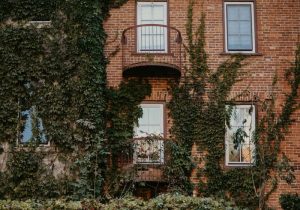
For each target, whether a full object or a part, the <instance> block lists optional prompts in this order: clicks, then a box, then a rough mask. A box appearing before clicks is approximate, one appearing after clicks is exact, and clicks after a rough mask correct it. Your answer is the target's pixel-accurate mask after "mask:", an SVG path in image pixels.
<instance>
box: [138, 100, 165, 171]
mask: <svg viewBox="0 0 300 210" xmlns="http://www.w3.org/2000/svg"><path fill="white" fill-rule="evenodd" d="M140 106H141V108H157V107H159V108H161V111H162V116H161V119H160V120H161V122H160V124H161V131H162V133H160V134H159V135H160V136H161V137H164V135H165V130H164V129H165V128H164V126H165V125H164V124H165V106H164V104H163V103H142V104H141V105H140ZM137 129H138V126H137V125H136V126H135V127H134V142H135V143H134V152H133V163H134V164H157V165H160V164H163V163H164V141H163V140H162V139H158V140H153V141H157V145H158V147H159V155H160V156H159V161H151V159H148V161H139V160H138V154H137V151H136V146H138V145H139V143H140V142H145V141H147V140H145V137H146V136H145V135H141V136H138V135H137ZM150 134H151V133H150Z"/></svg>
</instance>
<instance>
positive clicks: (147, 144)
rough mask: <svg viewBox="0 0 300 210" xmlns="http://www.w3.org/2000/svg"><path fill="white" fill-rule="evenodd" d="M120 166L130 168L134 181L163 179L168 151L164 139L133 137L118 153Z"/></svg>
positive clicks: (124, 168) (125, 168)
mask: <svg viewBox="0 0 300 210" xmlns="http://www.w3.org/2000/svg"><path fill="white" fill-rule="evenodd" d="M118 155H119V156H118V166H119V167H120V168H121V169H123V170H125V171H126V170H129V171H131V174H132V177H131V178H132V179H133V180H134V181H160V182H161V181H163V180H164V179H165V177H164V174H163V168H164V167H165V162H166V161H167V159H166V158H165V155H166V151H165V145H164V140H161V139H158V140H156V139H153V140H148V139H147V138H140V139H133V140H132V141H130V142H128V147H127V148H124V149H123V150H122V152H120V153H119V154H118Z"/></svg>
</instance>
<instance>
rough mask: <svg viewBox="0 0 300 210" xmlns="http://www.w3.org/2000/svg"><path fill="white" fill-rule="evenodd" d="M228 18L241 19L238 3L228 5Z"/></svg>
mask: <svg viewBox="0 0 300 210" xmlns="http://www.w3.org/2000/svg"><path fill="white" fill-rule="evenodd" d="M227 19H228V20H239V6H238V5H227Z"/></svg>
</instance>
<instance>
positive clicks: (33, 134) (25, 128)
mask: <svg viewBox="0 0 300 210" xmlns="http://www.w3.org/2000/svg"><path fill="white" fill-rule="evenodd" d="M21 122H22V123H21V134H20V143H21V144H28V143H30V142H38V143H39V144H47V143H48V142H47V139H46V134H45V130H44V126H43V121H42V120H41V118H39V117H37V113H36V109H35V107H32V108H31V109H28V110H26V111H23V112H21Z"/></svg>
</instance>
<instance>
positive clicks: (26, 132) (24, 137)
mask: <svg viewBox="0 0 300 210" xmlns="http://www.w3.org/2000/svg"><path fill="white" fill-rule="evenodd" d="M21 115H22V119H24V121H25V123H24V128H23V132H22V134H21V142H22V143H28V142H29V141H30V140H31V139H32V119H31V114H30V111H29V110H26V111H24V112H22V113H21Z"/></svg>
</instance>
